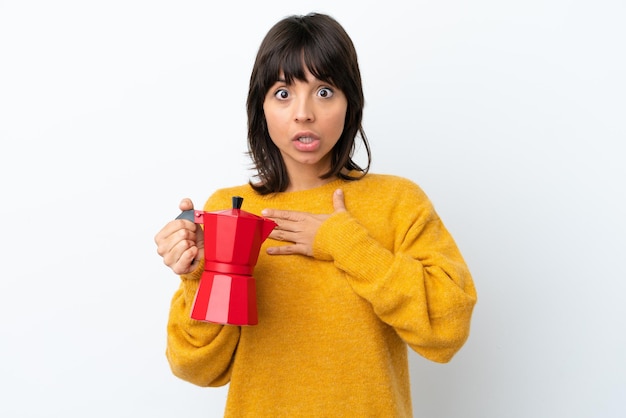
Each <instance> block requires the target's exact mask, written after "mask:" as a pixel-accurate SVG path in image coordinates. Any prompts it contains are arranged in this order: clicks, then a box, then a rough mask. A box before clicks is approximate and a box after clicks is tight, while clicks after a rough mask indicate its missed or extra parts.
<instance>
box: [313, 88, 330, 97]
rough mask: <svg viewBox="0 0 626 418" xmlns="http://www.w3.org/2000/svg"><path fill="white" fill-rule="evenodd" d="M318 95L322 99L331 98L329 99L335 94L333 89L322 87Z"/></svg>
mask: <svg viewBox="0 0 626 418" xmlns="http://www.w3.org/2000/svg"><path fill="white" fill-rule="evenodd" d="M317 94H318V95H319V96H320V97H323V98H329V97H333V94H334V92H333V89H331V88H330V87H322V88H321V89H319V90H318V91H317Z"/></svg>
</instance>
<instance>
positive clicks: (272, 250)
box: [267, 245, 298, 255]
mask: <svg viewBox="0 0 626 418" xmlns="http://www.w3.org/2000/svg"><path fill="white" fill-rule="evenodd" d="M267 253H268V254H270V255H289V254H297V253H298V251H297V248H296V246H295V245H281V246H278V247H268V248H267Z"/></svg>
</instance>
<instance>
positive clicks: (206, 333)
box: [155, 199, 239, 386]
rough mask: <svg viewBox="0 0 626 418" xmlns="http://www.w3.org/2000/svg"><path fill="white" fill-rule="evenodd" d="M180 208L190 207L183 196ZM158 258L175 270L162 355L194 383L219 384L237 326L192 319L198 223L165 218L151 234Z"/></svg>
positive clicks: (199, 267) (198, 267) (225, 377)
mask: <svg viewBox="0 0 626 418" xmlns="http://www.w3.org/2000/svg"><path fill="white" fill-rule="evenodd" d="M179 208H180V210H182V211H187V210H193V203H192V202H191V200H189V199H183V200H182V201H181V203H180V206H179ZM155 242H156V244H157V252H158V254H159V255H161V256H162V257H163V262H164V263H165V264H166V265H167V266H168V267H170V268H171V269H172V271H173V272H174V273H176V274H179V275H180V279H181V283H180V287H179V288H178V290H177V291H176V293H175V294H174V296H173V298H172V302H171V306H170V313H169V320H168V324H167V349H166V357H167V359H168V361H169V364H170V367H171V369H172V372H173V373H174V375H176V376H178V377H180V378H181V379H184V380H187V381H189V382H191V383H194V384H196V385H199V386H220V385H224V384H226V383H227V382H228V381H229V379H230V367H231V363H232V358H233V356H234V352H235V349H236V347H237V343H238V341H239V327H235V326H226V327H225V326H222V325H218V324H210V323H205V322H199V321H195V320H193V319H191V318H190V310H191V306H192V305H193V301H194V298H195V295H196V291H197V289H198V285H199V281H200V277H201V275H202V272H203V270H204V260H203V259H202V255H203V249H204V235H203V232H202V229H201V228H200V226H199V225H196V224H194V223H193V222H190V221H188V220H182V219H176V220H173V221H170V222H168V223H167V224H166V225H165V226H164V227H163V228H162V229H161V230H160V231H159V232H158V233H157V235H156V236H155Z"/></svg>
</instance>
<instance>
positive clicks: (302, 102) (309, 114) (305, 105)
mask: <svg viewBox="0 0 626 418" xmlns="http://www.w3.org/2000/svg"><path fill="white" fill-rule="evenodd" d="M294 104H295V109H294V119H295V120H296V122H312V121H313V120H315V115H314V114H315V112H314V111H313V104H312V103H311V100H310V99H309V98H307V97H302V98H299V99H298V100H296V101H295V103H294Z"/></svg>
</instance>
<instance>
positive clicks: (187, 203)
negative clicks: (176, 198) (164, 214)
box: [178, 197, 193, 211]
mask: <svg viewBox="0 0 626 418" xmlns="http://www.w3.org/2000/svg"><path fill="white" fill-rule="evenodd" d="M178 208H179V209H180V210H182V211H185V210H191V209H193V202H192V201H191V199H189V198H188V197H186V198H184V199H183V200H181V201H180V203H179V204H178Z"/></svg>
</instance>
